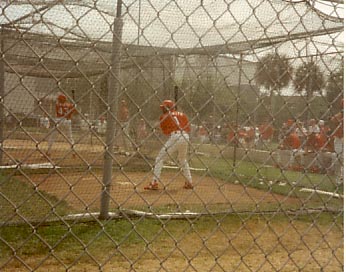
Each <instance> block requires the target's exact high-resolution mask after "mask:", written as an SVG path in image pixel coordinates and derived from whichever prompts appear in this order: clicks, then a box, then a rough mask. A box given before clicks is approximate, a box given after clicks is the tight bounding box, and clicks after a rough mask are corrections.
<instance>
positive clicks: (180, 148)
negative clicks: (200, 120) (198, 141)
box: [144, 100, 193, 190]
mask: <svg viewBox="0 0 346 272" xmlns="http://www.w3.org/2000/svg"><path fill="white" fill-rule="evenodd" d="M160 108H161V110H162V112H163V114H162V115H161V116H160V127H161V130H162V132H163V134H165V135H167V136H169V138H168V140H167V142H166V143H165V144H164V146H163V147H162V148H161V150H160V152H159V154H158V155H157V157H156V160H155V167H154V177H153V179H152V181H151V183H150V184H149V185H148V186H146V187H144V189H145V190H158V189H159V183H158V181H159V180H160V175H161V170H162V167H163V162H164V161H165V160H166V159H167V158H168V156H172V155H173V154H174V153H175V152H177V153H178V161H179V164H180V165H181V166H182V168H183V174H184V177H185V178H186V182H185V185H184V189H193V185H192V177H191V172H190V166H189V163H188V161H187V151H188V144H189V133H190V130H191V128H190V124H189V120H188V118H187V116H186V115H185V114H184V113H182V112H178V111H177V110H175V105H174V103H173V101H171V100H164V101H163V103H162V105H160Z"/></svg>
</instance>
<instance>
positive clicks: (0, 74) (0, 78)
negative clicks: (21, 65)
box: [0, 26, 5, 165]
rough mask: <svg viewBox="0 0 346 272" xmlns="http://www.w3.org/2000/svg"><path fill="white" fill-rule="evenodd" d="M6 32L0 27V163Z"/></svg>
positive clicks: (0, 156) (2, 143)
mask: <svg viewBox="0 0 346 272" xmlns="http://www.w3.org/2000/svg"><path fill="white" fill-rule="evenodd" d="M3 39H4V33H3V26H1V28H0V54H1V55H0V144H1V146H0V165H2V160H3V148H4V128H5V112H4V105H5V63H4V59H3V58H4V40H3Z"/></svg>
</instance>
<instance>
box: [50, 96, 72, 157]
mask: <svg viewBox="0 0 346 272" xmlns="http://www.w3.org/2000/svg"><path fill="white" fill-rule="evenodd" d="M76 112H77V111H76V109H75V107H74V106H73V104H72V103H69V102H68V101H67V98H66V96H65V95H64V94H59V95H58V98H57V102H56V104H55V113H56V119H55V124H56V125H55V127H54V128H53V131H52V133H51V134H50V136H49V138H48V150H47V156H51V149H52V146H53V144H54V141H55V136H56V133H57V132H59V133H62V131H63V130H64V131H65V133H66V134H63V135H64V137H67V139H68V141H69V143H70V144H71V146H73V145H74V140H73V137H72V124H71V118H72V115H73V114H75V113H76ZM73 155H75V154H73Z"/></svg>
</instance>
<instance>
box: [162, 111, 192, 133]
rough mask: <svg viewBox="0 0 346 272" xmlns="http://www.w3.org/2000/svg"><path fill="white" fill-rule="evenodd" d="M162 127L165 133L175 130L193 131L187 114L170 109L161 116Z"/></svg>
mask: <svg viewBox="0 0 346 272" xmlns="http://www.w3.org/2000/svg"><path fill="white" fill-rule="evenodd" d="M160 127H161V130H162V132H163V134H165V135H170V134H171V133H172V132H175V131H185V132H187V133H189V132H190V131H191V128H190V123H189V120H188V118H187V116H186V115H185V114H184V113H182V112H178V111H170V112H167V113H164V114H162V115H161V116H160Z"/></svg>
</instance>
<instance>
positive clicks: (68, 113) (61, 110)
mask: <svg viewBox="0 0 346 272" xmlns="http://www.w3.org/2000/svg"><path fill="white" fill-rule="evenodd" d="M55 111H56V116H57V117H58V118H66V119H67V120H70V119H71V117H72V114H73V113H74V112H75V111H76V109H75V108H74V107H73V105H72V104H71V103H67V102H64V103H60V102H57V103H56V104H55Z"/></svg>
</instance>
